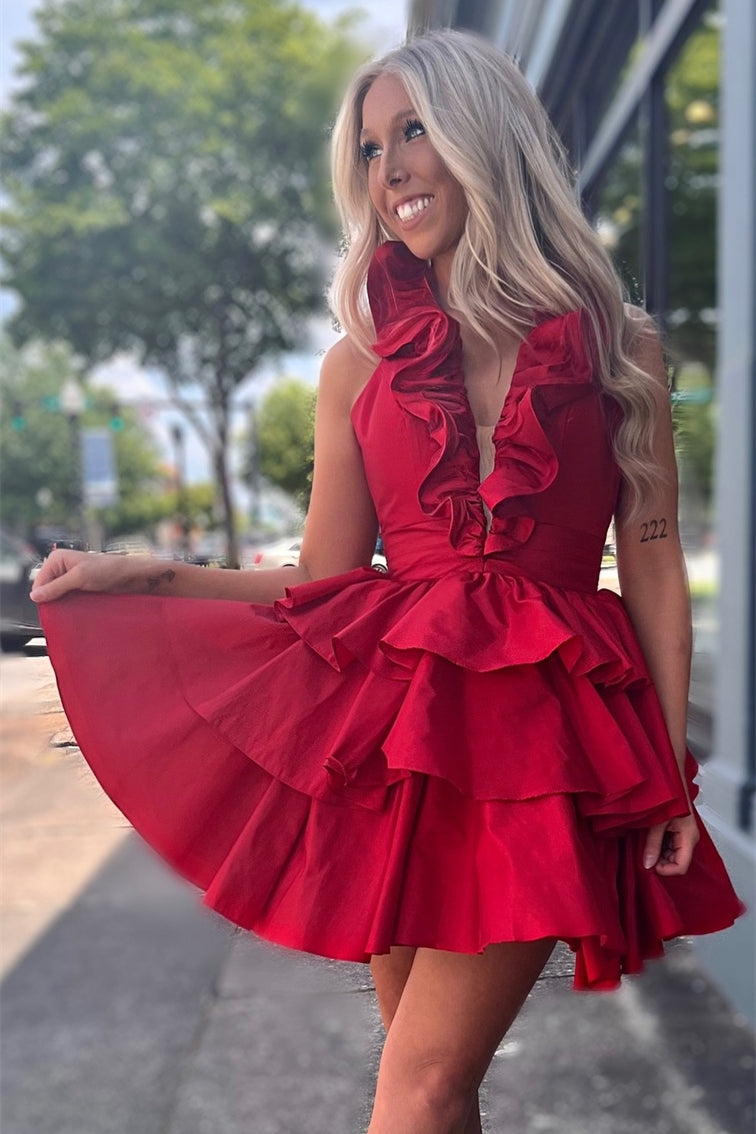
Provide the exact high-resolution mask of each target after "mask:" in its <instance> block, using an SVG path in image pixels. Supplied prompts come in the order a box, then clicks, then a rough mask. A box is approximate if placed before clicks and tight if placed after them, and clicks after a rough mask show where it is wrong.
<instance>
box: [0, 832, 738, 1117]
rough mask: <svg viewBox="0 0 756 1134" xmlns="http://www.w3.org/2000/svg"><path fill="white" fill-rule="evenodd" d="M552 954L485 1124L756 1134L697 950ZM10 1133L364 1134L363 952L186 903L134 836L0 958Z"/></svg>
mask: <svg viewBox="0 0 756 1134" xmlns="http://www.w3.org/2000/svg"><path fill="white" fill-rule="evenodd" d="M570 969H571V963H570V958H569V955H568V954H567V953H566V952H561V953H560V954H559V955H558V956H557V957H556V958H555V959H554V960H552V962H551V964H550V965H549V968H548V969H547V971H546V973H545V974H544V976H543V977H542V978H541V980H540V981H539V982H538V984H537V986H536V989H535V990H534V992H533V994H532V995H531V997H530V1000H529V1002H528V1005H527V1006H526V1009H525V1011H524V1013H523V1015H522V1016H521V1017H520V1019H519V1020H518V1021H517V1023H516V1025H515V1027H514V1028H513V1030H512V1032H511V1033H510V1035H509V1036H508V1037H507V1039H506V1040H505V1042H504V1043H503V1044H502V1046H501V1048H500V1050H499V1051H498V1052H497V1055H496V1058H495V1059H494V1062H493V1066H492V1068H491V1070H490V1073H489V1075H488V1077H487V1080H486V1084H485V1090H484V1108H485V1112H486V1116H487V1117H486V1124H487V1125H486V1129H487V1131H489V1132H490V1134H544V1132H550V1131H553V1132H555V1134H556V1132H557V1131H558V1132H559V1134H641V1132H643V1134H751V1132H752V1131H753V1126H754V1118H753V1115H754V1111H753V1082H754V1047H753V1037H752V1036H751V1034H750V1032H749V1031H748V1029H747V1028H746V1026H745V1024H744V1023H743V1021H740V1020H738V1019H737V1017H735V1016H734V1015H733V1013H732V1012H731V1011H730V1010H729V1009H728V1008H727V1006H726V1005H725V1004H724V1003H723V1001H722V1000H721V999H720V997H719V996H718V994H717V993H716V992H715V990H714V989H713V988H712V987H711V986H710V985H709V984H708V983H707V981H706V979H705V978H704V976H703V975H702V974H701V972H700V970H699V969H698V968H697V965H696V962H695V960H694V958H693V956H692V954H691V953H690V951H689V950H688V949H687V948H686V947H685V946H684V945H677V946H676V947H675V948H674V949H673V950H672V951H671V953H670V956H669V958H668V960H667V961H666V962H664V963H659V964H655V965H652V966H650V968H649V970H648V972H647V974H646V975H644V977H642V978H641V979H638V980H632V981H627V982H626V983H625V985H624V987H623V989H622V990H621V991H620V992H619V993H615V994H610V995H585V994H583V995H575V994H574V993H572V992H571V991H570V987H569V986H570V979H569V975H568V974H569V972H570ZM2 999H3V1005H2V1016H3V1028H2V1041H3V1049H4V1050H3V1058H2V1069H3V1091H2V1129H3V1134H361V1132H362V1131H363V1130H364V1129H365V1126H366V1123H367V1114H368V1100H369V1096H370V1091H371V1087H372V1082H373V1078H374V1075H375V1068H376V1065H377V1059H378V1054H379V1050H380V1038H381V1030H380V1024H379V1021H378V1015H377V1011H376V1008H375V1004H374V997H373V994H372V991H371V987H370V982H369V970H368V969H367V968H366V967H365V966H362V965H343V964H339V963H335V962H328V961H320V960H317V959H315V958H310V957H306V956H301V955H297V954H291V953H287V952H284V951H282V950H276V949H272V948H271V947H269V946H265V945H263V944H261V943H260V942H258V941H256V940H255V939H254V938H253V937H251V936H249V935H245V934H234V933H233V932H231V931H230V930H229V928H228V926H227V925H226V924H225V923H223V922H221V921H220V920H219V919H216V918H215V917H214V916H211V915H209V914H205V913H204V911H200V910H198V908H197V898H196V896H195V894H194V893H193V892H191V891H189V890H188V889H187V888H186V887H184V886H182V885H181V884H179V883H177V882H176V881H175V880H174V879H173V878H172V877H170V876H169V875H168V874H167V873H166V872H165V870H164V868H163V867H162V866H161V865H160V864H158V863H157V862H156V861H155V860H154V858H153V857H152V855H151V854H150V853H149V852H148V851H147V850H146V849H145V848H144V847H143V846H142V844H141V843H140V842H139V841H138V840H137V839H136V838H135V837H129V838H128V839H127V840H126V842H125V843H124V844H123V845H122V846H121V847H119V848H118V849H117V850H116V851H115V852H114V854H113V855H112V857H111V858H110V859H109V860H108V862H107V863H106V864H105V866H104V867H103V868H102V869H101V871H100V872H99V873H98V875H97V876H96V877H95V878H94V880H93V881H92V882H91V883H90V885H89V886H88V887H87V888H86V889H85V890H84V892H83V893H82V894H81V896H80V897H79V899H78V900H77V901H76V902H75V903H74V904H73V905H72V906H71V907H70V908H69V909H68V910H67V911H66V912H65V913H64V914H63V915H62V916H61V917H60V918H59V919H58V920H57V921H56V922H55V923H54V924H53V925H51V926H50V927H49V928H48V930H47V932H46V934H45V935H44V936H43V937H42V938H41V939H40V940H39V941H37V943H36V944H35V946H34V947H33V948H32V949H31V951H30V952H28V953H27V954H26V956H25V957H23V958H22V959H21V960H20V961H19V962H18V964H17V965H16V966H15V967H14V968H13V969H12V970H11V971H10V972H9V974H8V976H7V978H6V980H5V982H4V985H3V989H2Z"/></svg>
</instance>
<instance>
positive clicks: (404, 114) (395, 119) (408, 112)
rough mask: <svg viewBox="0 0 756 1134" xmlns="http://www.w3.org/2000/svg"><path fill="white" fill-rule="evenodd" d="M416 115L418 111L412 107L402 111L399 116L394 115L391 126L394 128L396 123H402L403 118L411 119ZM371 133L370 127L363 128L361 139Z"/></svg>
mask: <svg viewBox="0 0 756 1134" xmlns="http://www.w3.org/2000/svg"><path fill="white" fill-rule="evenodd" d="M415 113H416V111H415V110H413V109H412V107H410V108H409V110H400V111H399V112H398V113H397V114H395V115H394V117H393V118H392V119H391V124H392V126H393V124H394V123H395V122H400V121H401V119H402V118H409V117H410V116H411V115H413V114H415ZM369 133H370V129H369V127H367V126H363V128H362V129H361V130H360V137H361V138H364V137H365V135H366V134H369Z"/></svg>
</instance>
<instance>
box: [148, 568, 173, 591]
mask: <svg viewBox="0 0 756 1134" xmlns="http://www.w3.org/2000/svg"><path fill="white" fill-rule="evenodd" d="M175 578H176V572H175V571H171V570H168V571H162V572H161V574H159V575H150V576H149V578H148V579H147V593H148V594H151V595H153V594H154V593H155V591H156V590H158V588H159V587H160V584H161V583H172V582H173V580H174V579H175Z"/></svg>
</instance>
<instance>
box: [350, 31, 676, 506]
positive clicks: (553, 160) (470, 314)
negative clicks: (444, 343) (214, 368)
mask: <svg viewBox="0 0 756 1134" xmlns="http://www.w3.org/2000/svg"><path fill="white" fill-rule="evenodd" d="M385 74H391V75H394V76H396V77H397V78H398V79H399V81H400V82H401V83H402V84H403V86H404V88H405V89H406V91H407V93H408V94H409V97H410V99H411V101H412V104H413V108H414V110H415V111H416V112H417V114H418V115H419V117H420V119H421V121H422V123H423V126H424V128H425V132H426V134H427V136H428V140H429V142H430V143H431V145H432V146H433V147H434V148H435V149H436V151H437V152H438V154H439V155H440V157H441V158H442V160H443V161H444V163H445V165H446V167H447V168H448V170H449V172H450V173H451V174H452V176H453V177H454V178H455V179H456V180H457V181H458V182H459V184H460V186H461V187H462V190H463V192H464V194H465V197H466V201H467V207H468V215H467V219H466V223H465V230H464V233H463V236H462V239H461V240H460V242H459V245H458V247H457V249H456V252H455V255H454V261H453V264H452V271H451V280H450V286H449V292H448V303H449V306H450V308H451V309H452V310H453V311H454V313H455V315H458V316H459V317H460V318H461V319H462V320H464V321H465V322H466V323H467V324H469V326H470V327H472V328H473V329H474V330H475V331H476V332H477V333H478V334H479V335H480V336H481V337H482V338H484V339H486V340H487V341H488V342H489V343H493V341H494V336H495V334H496V332H497V331H499V332H501V331H505V332H507V333H509V334H513V335H516V336H520V337H523V336H524V335H525V334H526V333H527V332H528V331H529V330H530V328H531V327H532V325H533V322H534V317H535V313H536V312H538V313H539V315H540V316H542V317H548V316H551V315H559V314H563V313H566V312H568V311H573V310H575V309H577V308H580V309H582V310H583V311H584V313H585V316H586V317H587V319H588V321H589V331H590V339H591V343H590V349H591V352H592V355H593V358H594V365H595V370H596V374H597V377H598V380H599V382H600V384H601V386H602V388H603V389H604V390H605V391H606V392H607V393H608V394H610V395H611V397H613V398H614V399H615V400H616V402H617V403H618V404H619V407H620V409H621V411H622V421H621V423H620V425H619V426H618V428H617V430H616V431H615V435H614V442H613V443H614V451H615V457H616V460H617V463H618V465H619V467H620V469H621V471H622V474H623V476H624V478H625V480H626V482H627V483H628V485H629V488H630V507H629V514H630V515H636V514H637V512H638V510H639V508H640V506H641V504H642V502H643V501H644V499H645V498H646V496H647V494H648V493H649V491H650V490H651V489H652V487H653V486H654V485H655V484H656V483H658V479H659V477H660V475H661V470H660V469H659V468H658V466H657V465H656V464H655V462H654V460H653V457H652V448H651V446H652V435H653V423H654V407H655V400H656V399H655V394H656V387H657V381H656V379H655V378H653V377H652V376H650V375H649V374H647V373H646V372H645V371H644V370H643V369H641V368H640V367H639V366H638V365H637V364H636V363H635V362H634V361H633V353H634V350H635V349H636V348H637V345H638V340H639V336H640V335H641V334H642V328H643V323H642V322H641V321H639V320H638V319H635V318H632V317H631V316H630V314H629V312H628V309H627V307H626V304H625V295H624V292H623V288H622V285H621V283H620V281H619V278H618V276H617V273H616V272H615V270H614V267H613V266H612V263H611V260H610V259H609V256H608V255H607V253H606V251H605V249H604V248H603V246H602V244H601V242H600V240H599V237H598V235H597V234H596V232H595V231H594V230H593V229H592V228H591V226H590V224H589V223H588V221H587V220H586V218H585V217H584V216H583V214H582V212H581V210H580V207H579V205H578V203H577V201H576V198H575V195H574V192H573V187H572V179H571V177H570V175H569V171H568V166H567V161H566V155H565V152H564V149H563V147H562V145H561V142H560V140H559V139H558V137H557V135H556V132H555V130H554V129H553V127H552V126H551V123H550V122H549V119H548V116H547V114H546V112H545V110H544V108H543V106H542V105H541V103H540V101H539V100H538V98H537V96H536V95H535V93H534V92H533V90H532V89H531V88H530V86H529V85H528V83H527V81H526V79H525V78H524V76H523V75H522V74H521V73H520V71H519V70H518V68H517V67H516V65H515V64H514V63H513V62H512V60H511V59H510V58H509V57H508V56H506V55H505V54H504V53H503V52H501V51H499V50H498V49H496V48H494V47H493V46H491V45H490V44H488V43H486V42H485V41H484V40H482V39H479V38H478V37H477V36H474V35H472V34H470V33H467V32H459V31H450V30H443V31H431V32H427V33H425V34H422V35H419V36H417V37H415V38H413V39H411V40H409V41H408V42H407V43H406V44H403V45H402V46H401V47H398V48H396V49H395V50H393V51H391V52H390V53H389V54H388V55H386V56H384V57H383V58H382V59H379V60H377V61H374V62H370V63H367V64H365V65H364V66H363V67H362V68H361V69H360V70H359V71H358V72H357V74H356V75H355V76H354V78H353V80H352V82H351V84H350V86H349V88H348V90H347V92H346V94H345V97H344V101H343V103H342V106H341V110H340V112H339V116H338V118H337V120H336V124H335V127H334V132H333V139H332V151H331V152H332V176H333V186H334V195H335V198H336V203H337V206H338V208H339V212H340V215H341V220H342V225H343V229H344V236H345V255H344V256H343V259H342V261H341V263H340V266H339V269H338V271H337V273H336V277H335V279H334V282H333V286H332V289H331V297H330V298H331V306H332V309H333V311H334V313H335V315H336V317H337V318H338V319H339V321H340V322H341V324H342V326H343V327H344V329H345V330H346V331H347V333H348V334H349V335H350V336H351V337H352V339H353V340H354V342H355V344H356V345H357V346H358V347H359V348H360V349H362V350H364V351H366V352H367V351H369V346H370V343H371V342H372V341H373V339H374V327H373V323H372V319H371V316H370V310H369V307H368V303H367V294H366V286H365V283H366V278H367V270H368V267H369V264H370V261H371V259H372V256H373V252H374V251H375V249H376V247H377V246H378V245H379V244H381V243H383V242H384V241H385V240H389V239H395V237H393V236H392V235H391V234H390V233H388V232H386V231H385V229H384V228H383V226H382V225H381V223H380V220H379V218H378V216H377V214H376V212H375V210H374V209H373V206H372V204H371V201H370V197H369V195H368V187H367V168H366V163H365V161H364V159H363V158H362V155H361V153H360V143H359V134H360V130H361V127H362V104H363V101H364V98H365V95H366V94H367V92H368V90H369V89H370V87H371V86H372V84H373V83H374V82H375V80H376V79H377V78H378V76H379V75H385Z"/></svg>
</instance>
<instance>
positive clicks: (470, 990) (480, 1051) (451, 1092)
mask: <svg viewBox="0 0 756 1134" xmlns="http://www.w3.org/2000/svg"><path fill="white" fill-rule="evenodd" d="M553 947H554V942H553V941H552V940H545V941H533V942H513V943H506V944H501V945H490V946H489V947H488V948H487V949H486V950H485V952H483V953H481V954H478V955H470V954H465V953H446V952H442V951H441V950H435V949H418V950H417V951H416V953H415V956H414V958H413V959H412V962H411V966H410V967H409V973H408V975H407V977H406V981H405V983H404V988H403V991H402V993H401V996H400V998H399V1002H398V1005H396V1007H395V1011H394V1014H393V1018H392V1019H391V1023H390V1027H389V1030H388V1035H387V1037H386V1043H385V1045H384V1049H383V1056H382V1059H381V1065H380V1069H379V1072H378V1085H377V1088H376V1094H375V1103H374V1107H373V1115H372V1118H371V1122H370V1126H369V1128H368V1134H467V1131H468V1130H470V1131H472V1130H475V1129H476V1128H475V1126H474V1125H473V1126H471V1125H468V1124H469V1123H471V1122H474V1121H475V1107H476V1101H477V1090H478V1087H479V1086H480V1083H481V1081H482V1079H483V1076H484V1075H485V1073H486V1069H487V1068H488V1064H489V1063H490V1061H491V1059H492V1057H493V1054H494V1052H495V1051H496V1048H497V1047H498V1045H499V1043H500V1042H501V1040H502V1037H503V1036H504V1035H505V1034H506V1032H507V1030H508V1028H509V1026H510V1024H511V1023H512V1021H513V1020H514V1019H515V1017H516V1015H517V1013H518V1012H519V1010H520V1008H521V1007H522V1004H523V1002H524V1000H525V998H526V996H527V994H528V992H529V991H530V989H531V988H532V986H533V983H534V982H535V980H536V978H537V977H538V974H539V973H540V972H541V969H542V968H543V966H544V965H545V963H546V961H547V960H548V958H549V955H550V953H551V951H552V949H553ZM378 967H380V966H378ZM387 967H388V966H387ZM405 967H406V958H405ZM374 971H375V968H374ZM399 979H400V974H399V965H398V961H397V965H396V968H395V971H394V984H393V985H392V986H391V987H394V988H395V984H396V982H397V981H398V980H399ZM379 982H381V983H383V984H384V985H385V987H386V988H389V982H388V980H386V981H383V982H382V981H381V977H380V976H379ZM391 995H393V994H391V993H390V992H389V993H388V994H387V1000H388V998H389V997H390V996H391ZM379 996H380V993H379ZM389 1006H390V1005H389Z"/></svg>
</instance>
